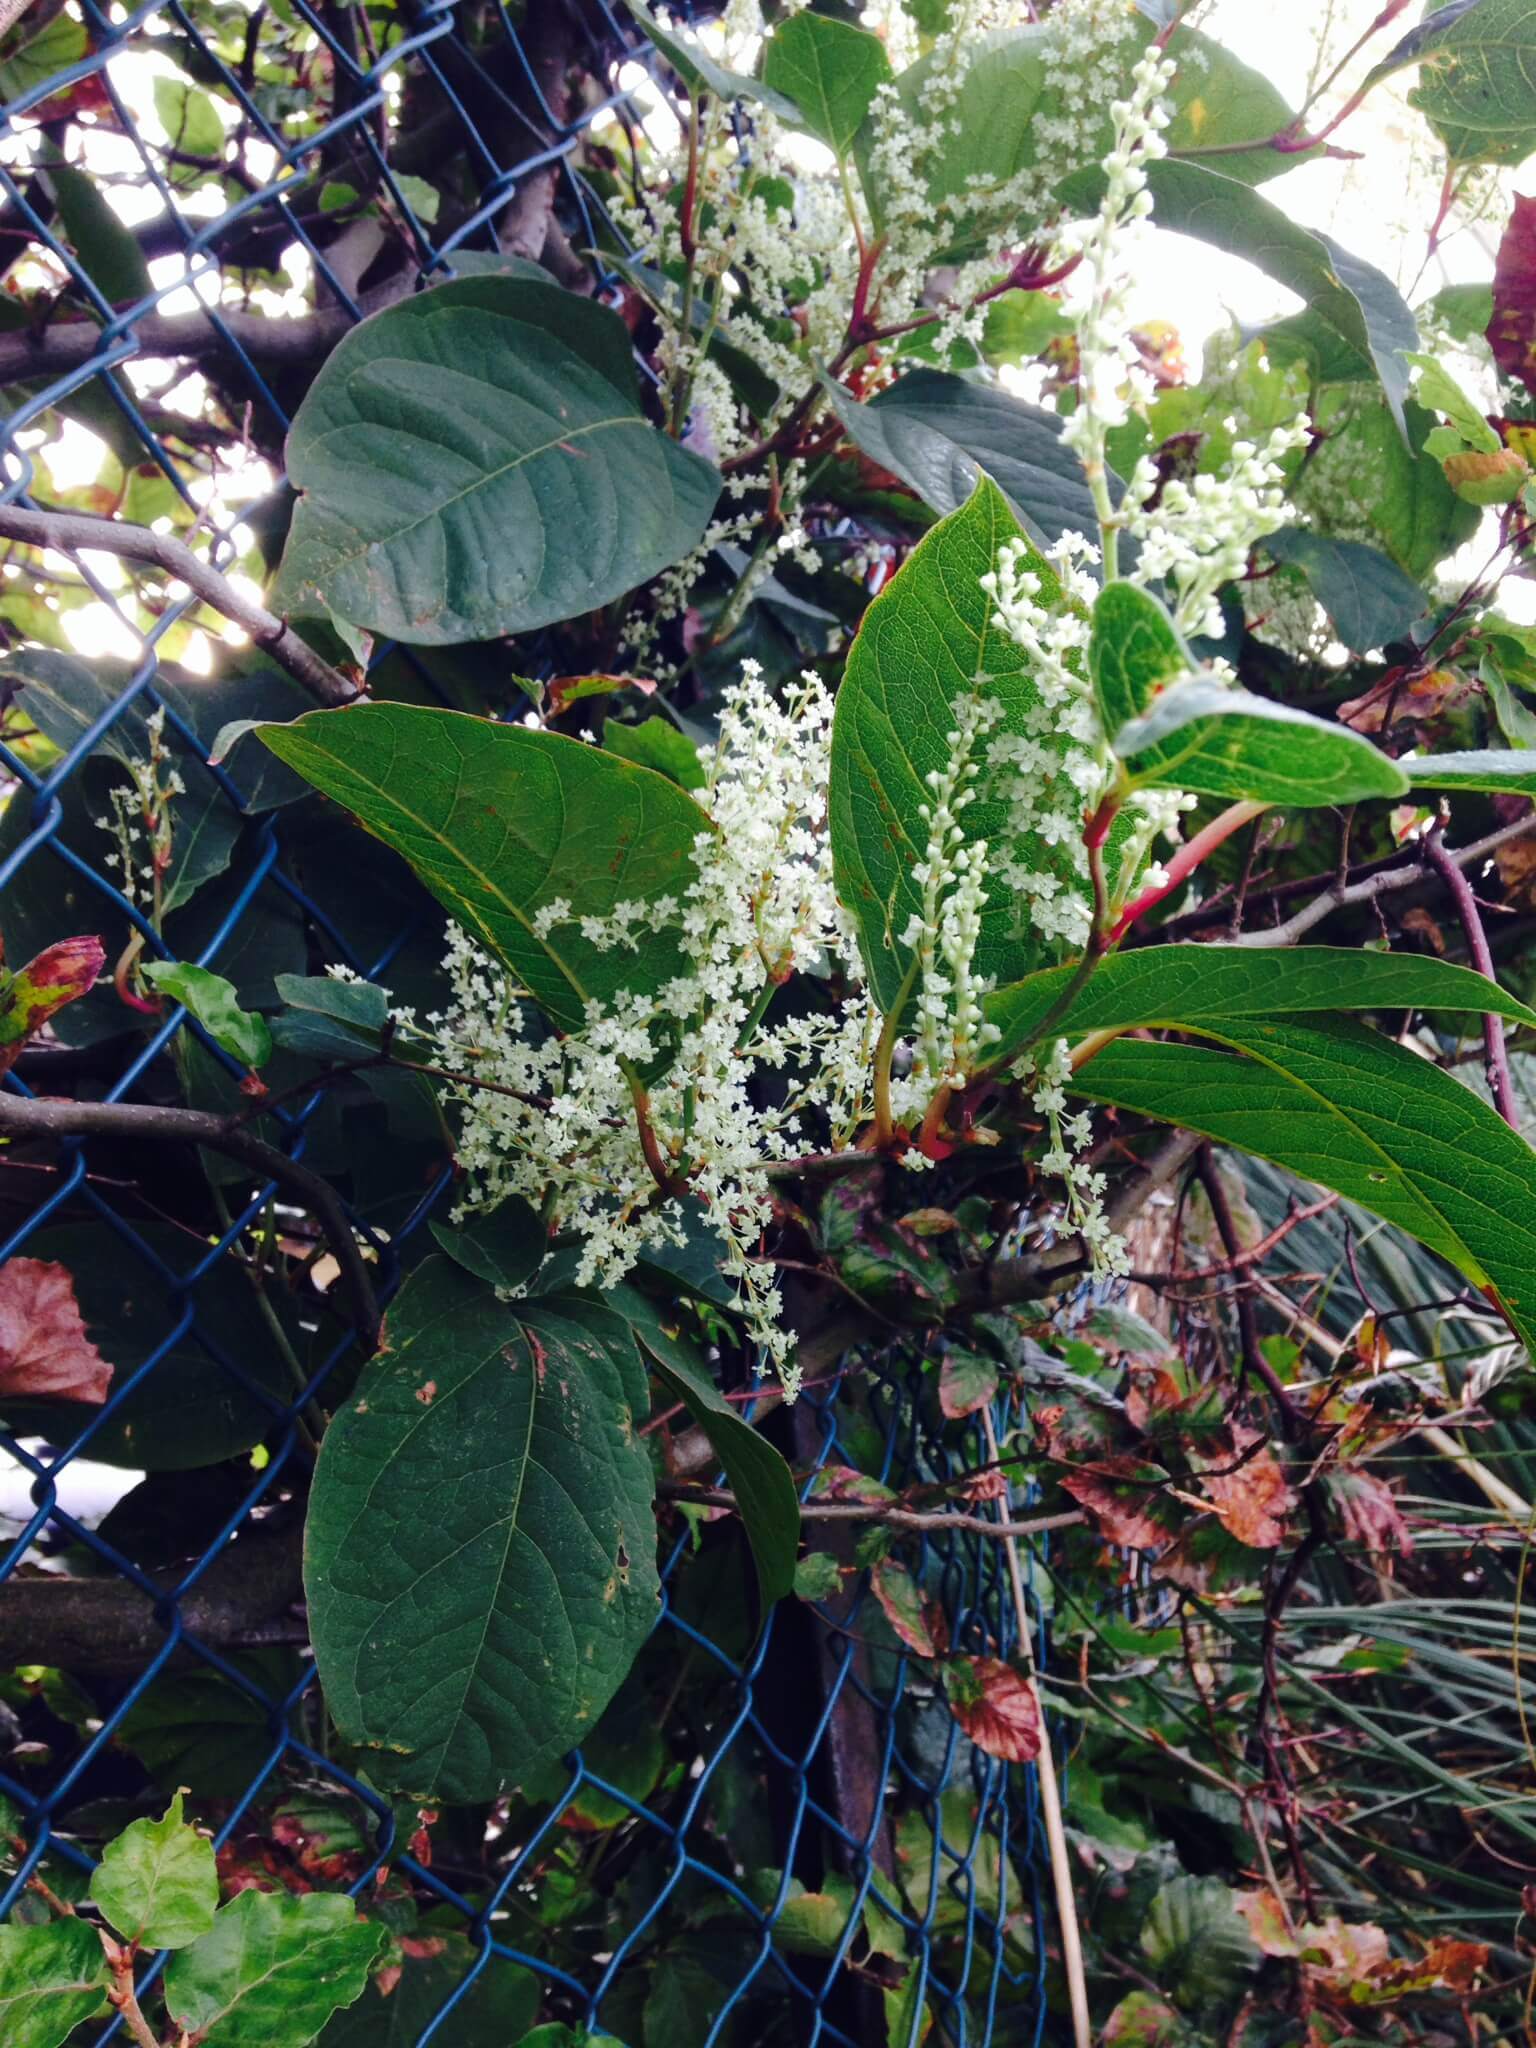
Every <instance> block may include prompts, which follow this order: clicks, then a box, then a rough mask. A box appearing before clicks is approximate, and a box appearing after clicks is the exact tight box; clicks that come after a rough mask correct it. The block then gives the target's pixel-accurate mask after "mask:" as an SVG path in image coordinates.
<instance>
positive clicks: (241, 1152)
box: [0, 1095, 379, 1354]
mask: <svg viewBox="0 0 1536 2048" xmlns="http://www.w3.org/2000/svg"><path fill="white" fill-rule="evenodd" d="M92 1137H102V1138H127V1139H130V1140H133V1141H135V1142H137V1141H139V1140H142V1139H146V1138H151V1139H160V1140H163V1141H166V1142H169V1143H172V1144H183V1145H203V1146H206V1147H207V1148H208V1150H209V1151H211V1152H222V1153H223V1154H224V1155H225V1157H226V1158H229V1159H237V1160H239V1161H240V1163H241V1165H243V1166H248V1167H250V1168H251V1170H252V1171H253V1172H254V1173H257V1174H259V1175H260V1176H261V1177H262V1178H263V1179H264V1180H270V1181H275V1182H276V1183H277V1185H278V1186H279V1187H281V1188H284V1189H286V1190H287V1192H288V1193H289V1194H290V1195H292V1196H293V1197H294V1198H295V1200H296V1201H297V1202H298V1203H299V1204H300V1205H301V1206H302V1207H304V1208H306V1209H308V1210H309V1212H310V1214H311V1215H312V1216H313V1217H314V1219H315V1221H316V1222H317V1223H318V1224H319V1226H320V1228H321V1230H322V1231H323V1232H324V1234H325V1240H326V1243H327V1244H328V1245H329V1246H330V1249H331V1251H332V1253H333V1254H334V1256H335V1259H336V1263H337V1265H338V1266H339V1267H340V1269H341V1286H342V1290H343V1292H344V1293H345V1294H346V1297H347V1305H348V1310H349V1313H350V1315H351V1317H352V1321H353V1322H354V1324H355V1325H356V1327H357V1334H358V1341H359V1342H360V1343H361V1345H362V1347H363V1349H364V1352H365V1353H369V1354H371V1353H372V1352H373V1351H374V1350H375V1349H376V1347H377V1345H378V1337H379V1310H378V1303H377V1302H376V1300H375V1298H374V1292H373V1282H372V1280H371V1279H370V1278H369V1275H368V1266H367V1262H366V1260H365V1259H364V1258H363V1255H362V1253H361V1251H360V1250H359V1249H358V1244H357V1239H356V1238H355V1237H354V1235H353V1233H352V1225H351V1223H350V1222H349V1220H348V1217H347V1212H346V1209H345V1207H344V1206H343V1204H342V1201H341V1197H340V1196H339V1195H338V1194H337V1193H336V1190H335V1189H334V1188H333V1187H332V1186H331V1184H330V1182H329V1181H326V1180H322V1179H321V1177H320V1175H319V1174H318V1173H313V1172H311V1171H310V1169H309V1168H308V1167H307V1166H302V1165H300V1163H299V1161H298V1160H296V1159H290V1158H289V1157H288V1155H287V1153H286V1152H280V1151H279V1150H278V1148H277V1147H276V1146H275V1145H268V1144H266V1143H265V1142H264V1141H263V1140H262V1139H260V1138H257V1137H254V1136H253V1135H252V1134H251V1132H249V1131H247V1130H244V1129H242V1128H241V1126H240V1124H239V1123H238V1121H236V1120H235V1119H233V1118H229V1117H222V1116H215V1115H214V1114H213V1113H212V1112H211V1111H209V1110H203V1109H180V1108H176V1107H174V1106H172V1107H161V1106H159V1105H157V1104H153V1103H139V1102H70V1101H65V1100H64V1099H62V1098H59V1097H43V1098H38V1099H29V1098H27V1097H25V1096H21V1095H0V1138H11V1139H28V1138H40V1139H51V1140H53V1141H54V1142H55V1143H58V1142H60V1141H61V1140H63V1139H66V1138H92Z"/></svg>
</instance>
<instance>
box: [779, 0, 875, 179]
mask: <svg viewBox="0 0 1536 2048" xmlns="http://www.w3.org/2000/svg"><path fill="white" fill-rule="evenodd" d="M890 76H891V66H890V60H889V58H888V57H887V56H886V54H885V45H884V43H882V42H881V40H880V38H879V37H878V36H876V35H871V34H870V32H869V30H868V29H864V28H855V27H854V25H853V23H852V22H851V21H839V20H838V19H837V18H836V17H835V16H833V15H830V14H813V13H812V12H811V11H810V9H809V8H806V9H804V10H803V11H802V12H800V13H798V14H790V15H786V16H785V17H784V19H783V20H781V21H780V22H779V24H778V26H777V28H775V30H774V32H773V34H772V35H771V36H770V37H769V38H768V45H767V48H766V49H765V50H764V51H763V81H764V83H765V84H766V85H768V86H769V87H770V88H771V89H772V90H774V91H776V92H781V93H783V94H784V95H785V97H786V98H787V99H789V100H791V101H792V102H793V103H794V105H795V106H796V107H798V109H799V114H800V118H799V123H798V125H799V126H801V127H804V128H806V129H808V130H809V131H810V133H811V134H812V135H814V136H816V137H817V138H818V139H819V140H820V141H822V142H824V143H825V144H826V145H827V147H828V148H829V149H831V150H833V151H835V152H836V154H837V155H838V156H846V155H847V154H848V151H849V149H850V148H851V147H852V145H853V138H854V137H855V135H857V134H858V132H859V130H860V128H862V127H863V125H864V117H865V115H866V114H867V113H868V112H869V103H870V101H871V100H872V99H873V98H874V96H875V93H876V91H877V90H878V89H879V87H880V86H882V85H884V83H885V82H886V80H887V79H888V78H889V77H890Z"/></svg>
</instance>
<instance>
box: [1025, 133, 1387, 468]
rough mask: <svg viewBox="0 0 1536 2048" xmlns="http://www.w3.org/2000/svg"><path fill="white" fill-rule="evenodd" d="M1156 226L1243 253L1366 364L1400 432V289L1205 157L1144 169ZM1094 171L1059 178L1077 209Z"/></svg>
mask: <svg viewBox="0 0 1536 2048" xmlns="http://www.w3.org/2000/svg"><path fill="white" fill-rule="evenodd" d="M1148 182H1149V185H1150V187H1151V191H1152V196H1153V203H1154V214H1153V218H1154V219H1155V220H1156V222H1157V224H1158V226H1159V227H1164V228H1170V229H1172V230H1173V232H1174V233H1175V234H1180V235H1192V236H1194V238H1195V239H1196V240H1197V241H1201V242H1205V243H1208V244H1209V245H1210V246H1211V247H1212V248H1215V249H1221V250H1224V251H1225V252H1226V254H1227V255H1229V256H1242V257H1244V258H1245V259H1246V260H1247V261H1248V262H1250V263H1256V264H1257V265H1258V267H1259V269H1260V270H1262V271H1264V272H1265V273H1266V274H1267V275H1268V276H1270V277H1272V278H1274V279H1276V281H1277V282H1278V283H1280V284H1283V285H1285V286H1286V287H1287V289H1288V290H1290V291H1293V292H1295V293H1296V294H1297V296H1298V297H1299V298H1302V299H1305V300H1306V302H1307V304H1308V306H1309V307H1311V309H1312V310H1313V312H1315V313H1316V314H1317V315H1318V316H1319V317H1320V318H1321V319H1323V320H1324V321H1326V323H1327V324H1328V326H1329V327H1331V328H1332V329H1333V330H1334V332H1335V333H1336V334H1338V335H1339V336H1340V337H1341V338H1342V339H1343V340H1344V341H1346V342H1347V343H1348V344H1349V345H1350V347H1351V348H1353V349H1354V350H1356V351H1357V352H1358V353H1359V354H1361V355H1363V356H1366V357H1368V358H1369V360H1370V361H1371V362H1372V363H1373V364H1374V365H1375V368H1376V374H1377V376H1378V377H1379V378H1380V380H1381V388H1382V390H1383V391H1384V392H1385V393H1386V397H1387V403H1388V405H1389V406H1390V407H1391V408H1392V415H1393V418H1394V419H1395V420H1396V421H1397V424H1398V428H1399V431H1400V432H1403V433H1406V431H1407V430H1406V427H1405V426H1404V422H1403V399H1404V396H1405V394H1406V392H1407V389H1408V365H1407V363H1406V361H1405V360H1404V358H1405V354H1406V353H1407V352H1408V351H1409V350H1412V349H1416V348H1417V347H1418V345H1419V332H1418V328H1417V327H1416V326H1415V325H1414V319H1413V315H1412V313H1410V312H1409V310H1408V307H1407V305H1406V304H1405V302H1404V300H1403V298H1402V295H1401V294H1400V293H1399V291H1398V289H1397V287H1396V286H1395V285H1394V284H1393V283H1392V282H1391V280H1390V279H1389V278H1387V277H1385V276H1384V275H1383V274H1382V272H1381V271H1379V270H1377V269H1375V268H1374V267H1373V266H1372V265H1371V264H1369V263H1364V262H1362V261H1361V260H1360V258H1359V257H1357V256H1351V255H1350V254H1349V252H1348V251H1347V250H1345V249H1341V248H1340V247H1339V245H1338V244H1337V242H1335V241H1333V240H1331V239H1330V237H1329V236H1327V235H1325V234H1322V233H1320V232H1319V231H1318V230H1316V229H1313V228H1304V227H1301V226H1300V225H1299V224H1298V223H1297V222H1295V221H1293V220H1292V219H1291V218H1290V216H1289V214H1287V213H1285V212H1283V211H1282V210H1281V208H1280V207H1278V206H1276V205H1275V204H1274V203H1273V201H1271V200H1268V199H1266V198H1264V197H1263V196H1262V194H1260V193H1258V192H1255V191H1253V190H1252V189H1251V188H1250V187H1249V186H1247V185H1244V184H1242V183H1240V182H1239V180H1238V179H1236V178H1232V177H1227V176H1224V175H1223V174H1222V172H1220V171H1213V170H1209V169H1207V168H1206V166H1205V165H1204V164H1198V163H1190V162H1187V161H1186V162H1177V161H1175V160H1173V159H1171V158H1170V159H1165V160H1164V161H1163V162H1161V163H1155V164H1152V165H1151V166H1150V167H1149V170H1148ZM1103 184H1104V179H1103V173H1102V172H1101V171H1097V170H1094V171H1079V172H1075V173H1074V174H1073V176H1072V177H1070V178H1069V179H1067V180H1066V182H1065V183H1064V184H1063V185H1062V187H1061V188H1060V189H1061V196H1062V198H1063V199H1064V200H1065V201H1066V203H1067V204H1068V205H1069V206H1070V207H1071V208H1072V209H1073V211H1074V212H1078V213H1084V214H1087V213H1092V212H1094V211H1095V210H1096V208H1097V205H1098V200H1099V195H1100V194H1101V193H1102V191H1103Z"/></svg>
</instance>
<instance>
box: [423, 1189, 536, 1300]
mask: <svg viewBox="0 0 1536 2048" xmlns="http://www.w3.org/2000/svg"><path fill="white" fill-rule="evenodd" d="M429 1227H430V1229H431V1232H432V1235H433V1236H434V1237H435V1238H436V1239H437V1241H438V1243H439V1244H440V1245H441V1246H442V1248H443V1250H444V1251H445V1252H446V1253H447V1254H448V1256H449V1258H450V1259H454V1260H456V1261H457V1262H458V1264H459V1265H461V1266H462V1267H463V1268H464V1270H465V1272H466V1273H473V1274H474V1275H475V1277H476V1279H477V1280H484V1281H486V1282H488V1283H489V1285H490V1286H492V1287H494V1288H495V1289H496V1291H497V1293H498V1294H502V1295H508V1294H521V1293H522V1291H523V1289H524V1288H525V1287H526V1286H527V1284H528V1282H529V1281H530V1280H531V1279H532V1278H533V1276H534V1274H535V1273H537V1272H538V1270H539V1268H540V1266H542V1265H543V1263H544V1254H545V1252H546V1251H547V1250H548V1249H549V1233H548V1231H547V1230H546V1229H545V1228H544V1225H543V1223H542V1222H541V1221H540V1220H539V1214H538V1211H537V1210H536V1209H534V1208H533V1207H532V1205H531V1204H530V1203H528V1202H525V1201H524V1200H523V1198H522V1196H521V1195H508V1196H507V1198H506V1200H505V1201H502V1202H498V1203H497V1205H496V1207H495V1208H494V1209H490V1210H487V1211H486V1212H485V1213H484V1214H476V1215H472V1216H469V1217H467V1218H466V1219H465V1221H464V1222H463V1223H456V1224H449V1223H433V1224H431V1225H430V1226H429Z"/></svg>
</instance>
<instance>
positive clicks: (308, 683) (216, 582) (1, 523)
mask: <svg viewBox="0 0 1536 2048" xmlns="http://www.w3.org/2000/svg"><path fill="white" fill-rule="evenodd" d="M0 540H14V541H20V542H21V543H22V544H23V545H24V546H26V547H31V548H51V549H53V550H54V551H55V552H56V553H58V554H78V553H79V552H80V551H81V550H82V549H85V548H93V549H95V550H96V551H97V552H98V553H99V554H104V555H118V556H120V557H121V558H122V559H123V560H124V561H128V562H148V563H151V564H152V565H153V566H154V567H155V568H157V569H163V570H164V571H165V572H166V574H167V575H168V576H176V577H179V578H180V580H181V581H182V582H183V583H185V584H186V586H187V588H188V589H189V590H193V591H196V593H197V595H198V596H199V597H200V598H201V599H202V600H203V602H204V603H205V604H209V605H212V607H213V609H214V610H215V611H216V612H222V613H223V615H224V617H225V618H226V619H232V620H233V621H234V623H235V624H236V625H237V626H239V627H241V628H242V629H243V630H244V631H245V632H247V633H249V634H250V636H251V638H252V639H253V640H254V641H255V642H256V644H257V646H258V647H264V648H265V649H266V651H267V653H268V654H270V655H271V657H272V659H273V660H274V661H275V662H277V663H279V664H280V665H281V666H282V667H283V668H285V669H286V670H287V671H288V673H289V675H291V676H292V677H293V678H294V680H295V681H296V682H299V683H302V684H303V686H304V688H305V689H306V690H308V692H309V694H310V695H311V696H312V697H314V698H316V699H317V700H318V701H319V702H320V703H321V704H350V703H352V702H353V701H354V700H355V699H356V698H358V697H360V696H361V695H362V694H363V693H362V691H361V690H360V689H359V688H358V687H357V685H356V684H355V683H349V682H348V681H347V679H346V677H345V676H344V675H342V674H341V673H340V671H339V670H337V669H334V668H332V667H331V665H330V663H329V662H328V661H322V660H321V659H320V656H319V655H318V654H316V652H315V650H314V649H313V648H312V647H311V646H310V645H309V644H308V643H307V642H306V641H304V640H301V639H300V638H299V636H298V634H297V633H295V632H294V630H293V628H292V627H291V626H290V625H289V624H288V622H287V620H286V619H280V618H278V617H277V616H276V615H275V614H274V613H272V612H269V611H268V610H267V609H266V608H265V606H263V605H259V604H255V603H253V602H252V601H251V599H250V598H248V597H242V596H241V594H240V592H239V591H238V590H236V588H235V586H234V585H233V584H232V583H231V582H230V581H229V579H228V577H226V576H222V575H221V574H220V573H219V571H218V570H217V569H215V568H214V566H213V564H212V563H211V562H205V561H204V560H203V558H202V556H201V555H195V554H193V552H192V550H191V549H190V548H189V547H187V546H186V545H185V544H184V543H183V542H182V541H179V540H176V539H174V538H173V537H172V536H171V535H170V534H167V533H155V532H153V531H152V530H151V529H150V528H149V527H147V526H130V525H128V524H127V523H126V522H125V521H123V520H119V519H98V518H96V517H95V515H94V514H92V513H89V512H29V511H27V510H26V509H25V508H24V507H23V506H21V505H0Z"/></svg>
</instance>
